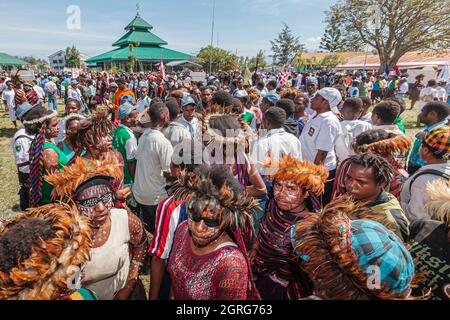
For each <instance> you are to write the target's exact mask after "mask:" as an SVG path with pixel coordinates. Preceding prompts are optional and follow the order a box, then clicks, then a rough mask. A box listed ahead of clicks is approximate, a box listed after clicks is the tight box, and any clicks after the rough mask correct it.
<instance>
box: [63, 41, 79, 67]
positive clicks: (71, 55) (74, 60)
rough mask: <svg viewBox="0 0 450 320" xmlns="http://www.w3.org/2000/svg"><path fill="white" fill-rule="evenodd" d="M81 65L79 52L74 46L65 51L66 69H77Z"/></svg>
mask: <svg viewBox="0 0 450 320" xmlns="http://www.w3.org/2000/svg"><path fill="white" fill-rule="evenodd" d="M80 65H81V57H80V52H79V51H78V50H77V48H76V47H75V46H72V47H67V49H66V67H68V68H79V67H80Z"/></svg>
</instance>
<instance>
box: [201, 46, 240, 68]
mask: <svg viewBox="0 0 450 320" xmlns="http://www.w3.org/2000/svg"><path fill="white" fill-rule="evenodd" d="M197 57H198V58H199V60H200V64H201V65H202V67H203V69H204V70H208V71H209V64H210V60H211V61H212V68H211V70H212V72H217V71H219V70H223V71H228V70H234V69H236V68H237V67H238V57H237V56H236V55H235V54H233V53H231V52H230V51H226V50H224V49H220V48H214V47H212V46H207V47H204V48H201V49H200V51H199V53H198V55H197Z"/></svg>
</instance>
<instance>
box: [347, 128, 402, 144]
mask: <svg viewBox="0 0 450 320" xmlns="http://www.w3.org/2000/svg"><path fill="white" fill-rule="evenodd" d="M393 135H394V134H391V133H388V132H387V131H385V130H383V129H375V130H369V131H364V132H362V133H361V134H359V135H358V136H357V137H356V138H355V145H356V146H363V145H366V144H371V143H374V142H378V141H382V140H386V139H389V138H392V136H393ZM394 136H395V135H394Z"/></svg>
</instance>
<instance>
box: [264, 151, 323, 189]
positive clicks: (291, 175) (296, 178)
mask: <svg viewBox="0 0 450 320" xmlns="http://www.w3.org/2000/svg"><path fill="white" fill-rule="evenodd" d="M263 166H264V168H266V170H267V172H268V173H269V174H268V175H267V176H266V177H267V178H268V179H269V180H271V181H273V180H285V181H292V182H294V183H295V184H297V185H299V186H300V187H302V188H303V189H304V190H306V191H311V192H313V193H314V194H316V195H320V194H322V193H323V191H324V186H325V182H326V181H327V178H328V171H327V169H326V168H325V167H324V166H320V165H315V164H314V163H311V162H309V161H299V160H298V159H296V158H294V157H292V156H291V155H288V156H282V157H281V158H280V159H279V160H277V159H275V158H273V157H269V158H267V159H266V160H265V162H264V163H263ZM271 172H273V174H270V173H271Z"/></svg>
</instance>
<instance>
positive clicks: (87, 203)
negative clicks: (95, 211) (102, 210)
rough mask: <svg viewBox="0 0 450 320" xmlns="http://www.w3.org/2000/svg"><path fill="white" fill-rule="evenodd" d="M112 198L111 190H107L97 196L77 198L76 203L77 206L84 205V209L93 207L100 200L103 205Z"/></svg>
mask: <svg viewBox="0 0 450 320" xmlns="http://www.w3.org/2000/svg"><path fill="white" fill-rule="evenodd" d="M112 198H113V194H112V193H111V192H108V193H106V194H104V195H103V196H101V197H99V198H91V199H86V200H77V201H76V203H77V204H78V205H79V206H81V207H84V208H86V209H92V208H95V207H96V206H97V205H98V204H99V203H100V202H101V203H103V204H105V205H106V204H109V203H110V202H111V200H112Z"/></svg>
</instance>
